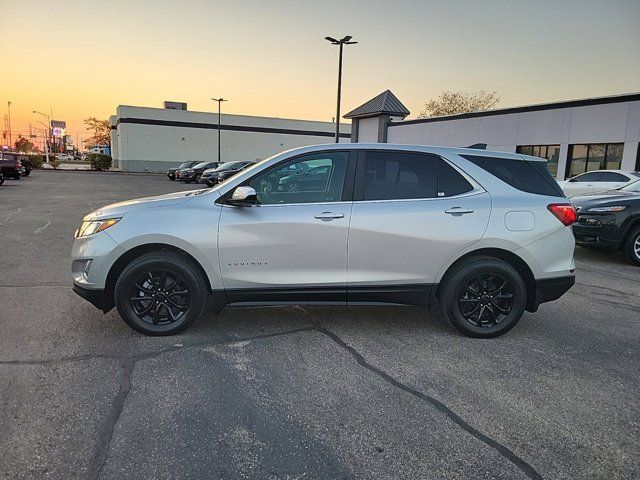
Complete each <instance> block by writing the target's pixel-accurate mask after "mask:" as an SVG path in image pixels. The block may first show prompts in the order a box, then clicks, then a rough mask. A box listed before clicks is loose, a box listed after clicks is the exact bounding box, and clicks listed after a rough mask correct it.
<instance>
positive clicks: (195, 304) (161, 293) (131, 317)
mask: <svg viewBox="0 0 640 480" xmlns="http://www.w3.org/2000/svg"><path fill="white" fill-rule="evenodd" d="M163 275H164V276H163ZM176 292H179V293H176ZM184 292H186V293H184ZM114 295H115V303H116V307H117V308H118V312H119V313H120V316H121V317H122V319H123V320H124V321H125V322H126V324H127V325H129V326H130V327H131V328H133V329H134V330H136V331H138V332H140V333H143V334H145V335H152V336H165V335H175V334H177V333H179V332H182V331H183V330H185V329H187V328H188V327H189V326H191V325H193V323H195V322H196V320H198V318H199V317H200V316H201V315H202V311H203V310H204V307H205V304H206V296H207V281H206V279H205V277H204V275H203V274H202V272H201V271H200V269H199V268H198V267H197V266H196V265H194V263H193V262H192V261H190V260H189V259H187V258H185V257H183V256H181V255H178V254H175V253H171V252H166V251H158V252H151V253H147V254H144V255H142V256H140V257H138V258H136V259H135V260H133V261H132V262H131V263H130V264H129V265H127V266H126V267H125V269H124V270H123V271H122V273H121V274H120V276H119V277H118V281H117V282H116V286H115V294H114ZM133 298H136V299H137V300H135V301H132V299H133Z"/></svg>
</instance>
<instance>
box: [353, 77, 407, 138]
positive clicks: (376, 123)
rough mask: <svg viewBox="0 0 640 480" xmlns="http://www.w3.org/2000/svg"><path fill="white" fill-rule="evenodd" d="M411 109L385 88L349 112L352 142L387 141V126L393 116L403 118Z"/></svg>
mask: <svg viewBox="0 0 640 480" xmlns="http://www.w3.org/2000/svg"><path fill="white" fill-rule="evenodd" d="M409 113H411V112H409V110H408V109H407V107H405V106H404V105H403V104H402V102H401V101H400V100H398V97H396V96H395V95H394V94H393V93H392V92H391V90H385V91H384V92H382V93H381V94H380V95H377V96H375V97H373V98H372V99H371V100H369V101H368V102H365V103H363V104H362V105H360V106H359V107H357V108H354V109H353V110H351V111H350V112H349V113H347V114H346V115H345V116H344V118H350V119H351V142H354V143H355V142H380V143H385V142H386V141H387V127H388V125H389V122H390V121H391V119H392V118H394V119H398V120H402V119H403V118H404V117H406V116H407V115H409Z"/></svg>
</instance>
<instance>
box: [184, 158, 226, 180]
mask: <svg viewBox="0 0 640 480" xmlns="http://www.w3.org/2000/svg"><path fill="white" fill-rule="evenodd" d="M218 165H220V163H218V162H200V163H197V164H196V165H194V166H193V167H190V168H186V169H183V170H180V177H179V179H180V180H182V181H184V182H185V183H191V182H195V183H198V182H199V181H200V176H201V175H202V172H204V171H205V170H207V169H210V168H216V167H217V166H218Z"/></svg>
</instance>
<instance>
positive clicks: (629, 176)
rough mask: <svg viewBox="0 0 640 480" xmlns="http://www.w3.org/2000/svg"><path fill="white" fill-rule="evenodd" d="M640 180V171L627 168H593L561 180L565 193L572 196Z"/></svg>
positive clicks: (560, 183) (618, 186) (609, 188)
mask: <svg viewBox="0 0 640 480" xmlns="http://www.w3.org/2000/svg"><path fill="white" fill-rule="evenodd" d="M636 180H640V173H638V172H630V171H626V170H593V171H591V172H586V173H581V174H580V175H576V176H575V177H573V178H570V179H569V180H562V181H559V182H558V184H559V185H560V187H562V190H563V191H564V194H565V195H566V196H567V197H569V198H571V197H575V196H576V195H584V194H585V193H595V192H604V191H607V190H614V189H616V188H622V187H624V186H625V185H628V184H630V183H633V182H635V181H636Z"/></svg>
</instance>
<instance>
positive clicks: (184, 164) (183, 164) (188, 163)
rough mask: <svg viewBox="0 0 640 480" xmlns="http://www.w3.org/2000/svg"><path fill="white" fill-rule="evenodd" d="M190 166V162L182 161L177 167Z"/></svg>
mask: <svg viewBox="0 0 640 480" xmlns="http://www.w3.org/2000/svg"><path fill="white" fill-rule="evenodd" d="M190 166H191V162H184V163H181V164H180V165H178V168H188V167H190Z"/></svg>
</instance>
